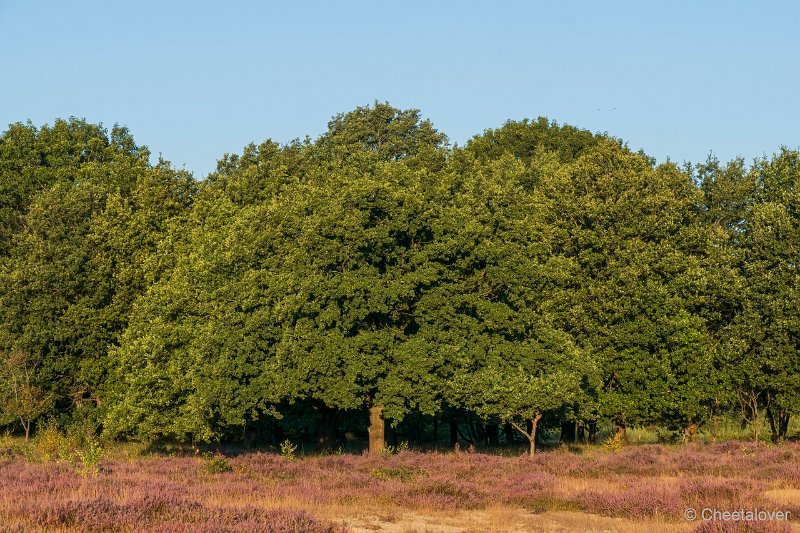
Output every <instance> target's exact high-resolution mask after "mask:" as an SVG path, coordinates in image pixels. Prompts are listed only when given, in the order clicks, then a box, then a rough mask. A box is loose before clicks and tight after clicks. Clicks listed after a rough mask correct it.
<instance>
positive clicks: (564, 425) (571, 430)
mask: <svg viewBox="0 0 800 533" xmlns="http://www.w3.org/2000/svg"><path fill="white" fill-rule="evenodd" d="M577 438H578V431H577V428H576V426H575V422H571V421H564V422H561V438H560V439H559V440H560V442H561V443H562V444H570V443H574V442H575V441H576V439H577Z"/></svg>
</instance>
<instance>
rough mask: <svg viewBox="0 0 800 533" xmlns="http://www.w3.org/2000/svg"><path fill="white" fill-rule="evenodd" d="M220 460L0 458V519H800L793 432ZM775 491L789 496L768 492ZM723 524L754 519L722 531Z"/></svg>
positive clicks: (12, 524)
mask: <svg viewBox="0 0 800 533" xmlns="http://www.w3.org/2000/svg"><path fill="white" fill-rule="evenodd" d="M215 460H216V461H218V462H220V463H221V462H223V461H224V464H226V465H229V468H228V467H227V466H226V468H224V469H209V468H208V465H209V461H208V460H205V459H203V458H201V457H198V456H186V457H163V456H150V457H147V458H141V459H137V460H122V459H115V460H104V461H102V462H101V463H100V465H99V466H100V468H99V475H98V476H97V477H86V476H81V475H79V473H78V472H77V471H76V469H75V468H74V467H73V466H72V465H70V464H69V463H63V462H62V463H28V462H25V461H24V460H23V459H22V458H20V457H16V458H10V459H4V460H0V523H2V524H3V525H4V526H5V527H6V530H9V531H14V530H15V529H16V530H20V531H29V530H65V531H104V530H115V531H176V532H177V531H303V532H311V533H314V532H331V533H335V532H343V531H347V527H348V526H347V523H349V521H350V520H351V519H352V518H353V516H355V515H359V514H364V513H372V514H373V515H375V514H379V513H384V514H392V513H403V512H413V513H428V512H435V511H440V510H444V511H451V512H454V513H460V512H470V511H472V510H482V509H489V508H493V509H496V508H498V507H500V508H509V509H522V510H524V512H526V513H528V514H529V515H531V516H533V515H534V514H537V513H542V512H547V511H568V512H573V513H590V514H593V515H602V516H608V517H619V518H625V519H630V520H637V521H648V520H656V521H660V522H664V523H671V524H675V525H676V527H691V526H690V524H687V523H686V522H685V521H684V520H683V511H684V509H686V508H689V507H692V508H703V507H713V508H715V509H721V510H733V509H752V508H758V509H763V510H768V511H789V512H790V513H791V518H792V519H795V520H796V519H797V518H798V517H800V503H798V500H797V499H796V495H797V494H800V481H799V480H798V477H797V474H798V462H800V445H798V444H785V445H782V446H777V447H772V448H758V449H756V448H751V447H748V446H747V445H744V444H738V443H737V444H722V445H698V446H691V447H683V448H672V447H665V446H655V445H653V446H647V445H643V446H638V447H630V448H625V449H623V450H622V451H620V452H616V453H609V452H605V451H603V450H600V449H598V448H587V449H581V450H579V452H578V453H576V452H570V451H566V450H556V451H551V452H542V453H539V454H537V455H536V456H535V457H533V458H528V457H524V456H522V457H503V456H497V455H488V454H481V453H418V452H402V453H399V454H396V455H393V456H389V457H370V456H361V455H329V456H313V457H304V458H301V459H299V460H294V461H291V460H287V459H286V458H284V457H282V456H280V455H277V454H273V453H264V452H254V453H246V454H241V455H233V456H230V457H224V458H223V457H222V456H217V457H216V459H215ZM770 493H781V494H784V495H787V494H788V496H786V498H788V499H786V500H785V501H776V500H774V499H770V497H769V494H770ZM792 498H795V499H792ZM697 526H698V527H699V528H700V529H697V531H703V532H706V531H708V532H712V531H725V532H727V531H765V532H772V531H775V532H784V531H789V529H785V528H784V526H786V524H783V523H782V524H778V523H768V524H767V523H764V524H762V523H753V524H744V523H742V524H739V525H737V526H732V525H730V524H718V523H712V522H703V523H698V524H697ZM731 527H751V529H724V528H731ZM787 527H788V526H787ZM714 528H717V529H714ZM720 528H723V529H720ZM752 528H762V529H752ZM763 528H773V529H763ZM781 528H783V529H781Z"/></svg>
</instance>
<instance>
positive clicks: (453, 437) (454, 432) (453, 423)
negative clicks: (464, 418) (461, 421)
mask: <svg viewBox="0 0 800 533" xmlns="http://www.w3.org/2000/svg"><path fill="white" fill-rule="evenodd" d="M456 444H458V420H457V419H456V417H455V416H451V417H450V447H451V448H452V447H453V446H455V445H456Z"/></svg>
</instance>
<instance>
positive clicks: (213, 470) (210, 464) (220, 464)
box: [204, 454, 233, 474]
mask: <svg viewBox="0 0 800 533" xmlns="http://www.w3.org/2000/svg"><path fill="white" fill-rule="evenodd" d="M205 460H206V461H205V465H204V468H205V471H206V472H208V473H209V474H225V473H227V472H233V467H232V466H231V463H230V461H228V460H227V459H226V458H225V457H223V456H221V455H212V454H208V455H207V456H206V457H205Z"/></svg>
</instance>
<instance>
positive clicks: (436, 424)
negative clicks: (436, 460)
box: [433, 416, 439, 444]
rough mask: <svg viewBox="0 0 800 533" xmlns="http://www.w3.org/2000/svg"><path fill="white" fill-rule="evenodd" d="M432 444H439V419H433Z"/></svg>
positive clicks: (436, 417)
mask: <svg viewBox="0 0 800 533" xmlns="http://www.w3.org/2000/svg"><path fill="white" fill-rule="evenodd" d="M433 442H434V444H438V443H439V417H438V416H434V417H433Z"/></svg>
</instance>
